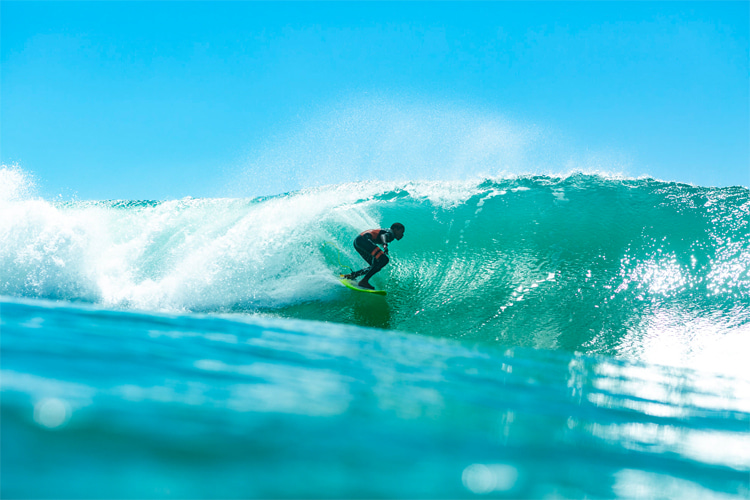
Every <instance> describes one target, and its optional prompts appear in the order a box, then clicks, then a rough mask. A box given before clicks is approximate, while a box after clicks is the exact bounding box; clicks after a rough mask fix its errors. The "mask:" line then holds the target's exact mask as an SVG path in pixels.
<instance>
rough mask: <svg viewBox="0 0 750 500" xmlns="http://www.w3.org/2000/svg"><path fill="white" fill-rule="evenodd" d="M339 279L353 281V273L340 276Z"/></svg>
mask: <svg viewBox="0 0 750 500" xmlns="http://www.w3.org/2000/svg"><path fill="white" fill-rule="evenodd" d="M341 277H342V278H344V279H345V280H353V279H354V273H349V274H342V275H341Z"/></svg>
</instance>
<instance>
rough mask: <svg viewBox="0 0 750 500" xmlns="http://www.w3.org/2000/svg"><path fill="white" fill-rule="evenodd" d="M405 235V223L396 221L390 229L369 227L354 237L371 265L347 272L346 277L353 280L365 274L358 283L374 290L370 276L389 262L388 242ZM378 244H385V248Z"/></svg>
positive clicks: (359, 249)
mask: <svg viewBox="0 0 750 500" xmlns="http://www.w3.org/2000/svg"><path fill="white" fill-rule="evenodd" d="M403 237H404V225H403V224H401V223H400V222H396V223H394V224H393V225H392V226H391V227H390V229H368V230H367V231H363V232H362V233H360V234H359V236H357V237H356V238H354V249H355V250H356V251H357V252H358V253H359V254H360V255H361V256H362V258H363V259H365V261H366V262H367V263H368V264H370V267H366V268H364V269H360V270H359V271H355V272H353V273H350V274H347V275H345V276H344V278H346V279H348V280H353V279H355V278H358V277H360V276H362V275H363V274H364V276H365V277H364V278H362V279H361V280H360V282H359V283H357V285H358V286H359V287H361V288H366V289H368V290H374V289H375V288H374V287H373V286H372V285H370V278H372V277H373V276H374V275H375V273H377V272H378V271H380V270H381V269H383V267H385V265H386V264H388V262H389V260H390V259H388V243H390V242H391V241H393V240H400V239H401V238H403ZM377 245H383V250H381V249H380V247H378V246H377Z"/></svg>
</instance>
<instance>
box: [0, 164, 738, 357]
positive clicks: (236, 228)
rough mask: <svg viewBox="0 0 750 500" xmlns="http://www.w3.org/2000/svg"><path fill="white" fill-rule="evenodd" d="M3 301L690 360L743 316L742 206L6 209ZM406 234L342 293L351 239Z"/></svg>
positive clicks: (500, 189)
mask: <svg viewBox="0 0 750 500" xmlns="http://www.w3.org/2000/svg"><path fill="white" fill-rule="evenodd" d="M5 211H6V213H7V214H8V216H7V217H4V218H3V223H2V228H0V235H2V240H3V245H2V246H1V248H2V250H0V268H1V269H2V271H3V276H4V277H5V279H4V280H3V283H2V284H0V293H2V294H5V295H10V296H16V297H33V298H45V299H62V300H68V301H83V302H88V303H93V304H100V305H103V306H105V307H115V308H125V309H128V308H132V309H141V310H157V311H193V312H241V313H252V314H258V313H261V314H270V315H274V316H282V317H292V318H302V319H310V320H322V321H334V322H341V323H351V324H357V325H361V326H374V327H380V328H386V329H395V330H400V331H406V332H414V333H419V334H425V335H431V336H436V337H448V338H461V339H469V340H472V341H480V342H483V343H490V344H501V345H504V346H529V347H537V348H546V349H564V350H567V351H581V352H587V353H601V354H607V355H627V356H633V357H635V358H639V359H643V358H644V357H646V358H647V359H650V358H649V354H648V352H649V351H650V350H651V349H652V348H655V349H660V350H664V349H666V348H667V347H666V346H667V344H665V342H667V343H668V342H669V340H667V339H669V338H674V337H675V336H679V337H682V338H683V339H685V341H686V343H687V345H688V347H686V348H684V349H683V350H682V351H683V352H681V353H677V352H675V353H672V355H673V357H676V358H680V357H682V358H684V359H688V358H690V357H691V356H695V355H699V354H700V353H701V352H703V351H704V350H706V349H710V346H711V345H713V344H715V343H716V342H722V341H726V339H727V338H729V337H732V335H733V332H734V333H736V332H737V331H745V330H746V328H747V325H748V321H749V319H750V307H749V306H748V304H750V271H749V269H750V243H748V242H749V241H750V238H749V233H750V223H749V219H750V215H749V212H750V193H749V191H748V190H747V189H746V188H741V187H735V188H702V187H694V186H689V185H684V184H676V183H665V182H660V181H656V180H653V179H619V178H608V177H603V176H599V175H584V174H574V175H570V176H566V177H546V176H539V177H513V178H508V179H497V180H485V181H473V182H429V183H425V182H423V183H418V182H414V183H400V184H399V183H382V182H367V183H354V184H343V185H335V186H328V187H323V188H317V189H310V190H304V191H300V192H294V193H289V194H285V195H279V196H275V197H270V198H260V199H247V200H245V199H184V200H179V201H173V202H137V201H114V202H69V203H49V202H46V201H44V200H38V199H24V200H20V201H19V200H16V201H13V202H11V203H10V204H6V206H5ZM395 221H400V222H402V223H404V224H405V225H406V228H407V232H406V236H405V237H404V239H403V240H402V241H400V242H395V243H394V244H392V246H391V247H392V250H393V251H392V262H391V264H390V265H389V266H388V267H386V268H385V270H383V271H382V272H381V273H380V274H379V275H378V276H377V277H376V278H375V281H374V282H375V283H376V284H377V285H378V286H379V287H382V288H384V289H385V290H387V291H388V292H389V296H388V299H387V300H385V301H382V300H381V301H377V300H376V301H372V300H370V299H372V298H371V297H359V296H357V295H356V294H354V295H352V294H351V293H350V292H349V291H348V290H346V289H344V288H343V287H341V286H340V285H339V284H338V282H337V281H336V279H335V275H336V273H338V272H340V271H344V270H347V269H349V268H359V267H363V266H364V262H363V261H362V260H361V258H360V257H359V256H358V254H356V252H355V251H354V249H353V247H352V240H353V238H354V236H356V235H357V234H358V233H359V232H360V231H362V230H364V229H368V228H372V227H379V226H387V225H390V224H391V223H392V222H395Z"/></svg>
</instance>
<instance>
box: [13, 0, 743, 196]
mask: <svg viewBox="0 0 750 500" xmlns="http://www.w3.org/2000/svg"><path fill="white" fill-rule="evenodd" d="M749 5H750V3H749V2H747V1H737V2H705V3H704V2H482V3H466V2H461V3H450V2H435V3H433V2H415V3H400V2H387V3H375V2H365V3H348V2H334V3H318V2H301V3H280V2H271V3H256V2H205V3H204V2H155V3H152V2H81V3H75V2H11V1H5V0H3V1H2V2H1V3H0V9H1V11H0V16H1V22H2V25H1V31H0V35H1V40H0V41H1V43H2V45H1V46H0V64H1V65H2V67H1V70H2V75H1V79H2V81H1V83H2V88H1V92H2V94H1V95H0V98H1V107H0V112H1V113H2V114H1V115H0V126H1V129H0V141H1V142H0V147H1V150H0V155H1V160H2V163H3V164H5V165H18V166H19V167H20V168H21V169H23V170H24V171H27V172H29V173H31V174H33V175H34V177H35V178H36V181H37V184H38V189H39V191H40V194H42V195H43V196H45V197H53V196H57V195H62V196H63V197H65V198H70V197H77V198H79V199H112V198H120V199H123V198H124V199H171V198H180V197H184V196H193V197H203V196H226V195H241V196H242V195H244V196H253V195H259V194H275V192H281V191H285V190H291V189H296V188H298V187H303V186H305V185H307V184H314V183H321V182H326V183H327V182H344V181H349V180H356V179H362V178H383V179H384V180H390V179H389V178H391V177H398V176H399V175H400V176H406V177H408V178H411V179H415V180H418V179H421V178H450V177H458V178H460V177H467V176H472V175H493V174H496V173H499V172H505V173H508V172H510V173H513V172H519V173H523V172H552V173H555V172H559V173H563V172H565V171H567V170H569V169H576V168H580V169H582V170H591V169H599V170H603V171H607V172H620V173H625V174H628V175H633V176H638V175H642V174H647V175H651V176H653V177H656V178H660V179H664V180H676V181H681V182H690V183H695V184H699V185H706V186H712V185H713V186H727V185H744V186H750V166H749V165H750V146H749V144H750V124H749V121H750V101H749V99H750V64H749V59H750V55H749V54H750V48H749V45H748V28H749V25H750V9H749Z"/></svg>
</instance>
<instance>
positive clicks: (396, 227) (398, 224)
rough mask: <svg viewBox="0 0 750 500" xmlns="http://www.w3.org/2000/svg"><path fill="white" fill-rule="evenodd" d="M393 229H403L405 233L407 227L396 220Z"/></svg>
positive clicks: (392, 225)
mask: <svg viewBox="0 0 750 500" xmlns="http://www.w3.org/2000/svg"><path fill="white" fill-rule="evenodd" d="M391 229H393V230H394V231H401V232H402V233H403V232H404V229H406V228H405V227H404V225H403V224H401V223H400V222H394V223H393V224H391Z"/></svg>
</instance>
